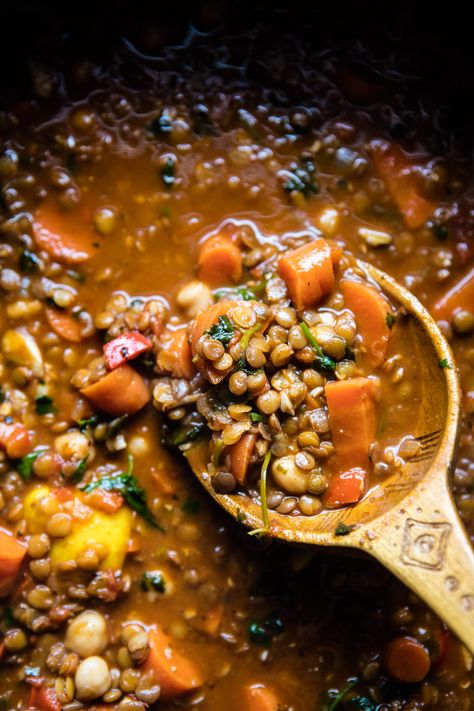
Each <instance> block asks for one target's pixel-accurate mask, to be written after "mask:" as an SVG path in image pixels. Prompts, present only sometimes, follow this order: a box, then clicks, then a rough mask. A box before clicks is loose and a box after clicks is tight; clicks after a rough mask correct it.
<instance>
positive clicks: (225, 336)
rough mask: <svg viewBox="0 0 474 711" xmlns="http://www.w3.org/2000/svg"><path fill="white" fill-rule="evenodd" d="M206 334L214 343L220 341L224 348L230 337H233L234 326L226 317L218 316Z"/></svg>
mask: <svg viewBox="0 0 474 711" xmlns="http://www.w3.org/2000/svg"><path fill="white" fill-rule="evenodd" d="M206 333H207V335H208V336H211V338H214V339H215V340H216V341H220V343H222V345H223V346H224V347H225V346H227V345H228V344H229V343H230V341H231V339H232V336H233V335H234V326H233V325H232V321H231V320H230V318H229V317H228V316H219V318H218V319H217V323H215V324H214V325H213V326H211V328H210V329H209V331H206Z"/></svg>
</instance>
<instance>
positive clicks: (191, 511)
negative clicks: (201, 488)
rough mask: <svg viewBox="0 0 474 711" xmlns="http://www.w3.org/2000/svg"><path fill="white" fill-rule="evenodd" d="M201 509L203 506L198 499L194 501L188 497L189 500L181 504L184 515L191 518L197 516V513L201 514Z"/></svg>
mask: <svg viewBox="0 0 474 711" xmlns="http://www.w3.org/2000/svg"><path fill="white" fill-rule="evenodd" d="M200 509H201V504H200V503H199V501H198V500H197V499H193V497H192V496H188V498H187V499H185V500H184V501H183V503H182V504H181V511H184V513H186V514H188V515H189V516H195V515H196V514H197V513H199V511H200Z"/></svg>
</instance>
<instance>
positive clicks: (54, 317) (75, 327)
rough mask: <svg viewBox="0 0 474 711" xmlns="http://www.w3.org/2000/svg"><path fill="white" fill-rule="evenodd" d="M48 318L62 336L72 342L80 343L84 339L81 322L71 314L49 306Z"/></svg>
mask: <svg viewBox="0 0 474 711" xmlns="http://www.w3.org/2000/svg"><path fill="white" fill-rule="evenodd" d="M46 319H47V321H48V323H49V325H50V326H51V328H52V329H53V331H54V332H55V333H56V334H57V335H58V336H59V337H60V338H63V339H64V340H65V341H70V342H71V343H80V342H81V341H82V334H81V324H80V322H79V321H78V320H77V319H75V318H74V317H73V316H71V314H68V313H67V312H66V311H61V310H60V309H53V308H47V309H46Z"/></svg>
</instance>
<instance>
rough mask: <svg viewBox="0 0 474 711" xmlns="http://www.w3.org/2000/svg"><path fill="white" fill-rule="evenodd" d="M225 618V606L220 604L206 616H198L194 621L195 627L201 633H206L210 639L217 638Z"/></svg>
mask: <svg viewBox="0 0 474 711" xmlns="http://www.w3.org/2000/svg"><path fill="white" fill-rule="evenodd" d="M223 616H224V605H223V604H222V603H219V604H217V605H215V607H213V608H212V609H211V610H209V611H208V612H206V613H205V614H204V615H198V616H197V617H196V618H194V620H193V626H194V627H195V628H196V629H197V630H199V631H200V632H204V633H205V634H207V635H209V637H216V636H217V633H218V632H219V628H220V626H221V624H222V618H223Z"/></svg>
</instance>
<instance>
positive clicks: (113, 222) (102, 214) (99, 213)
mask: <svg viewBox="0 0 474 711" xmlns="http://www.w3.org/2000/svg"><path fill="white" fill-rule="evenodd" d="M117 218H118V215H117V210H116V209H115V208H113V207H100V208H98V210H96V211H95V214H94V227H95V228H96V230H97V232H98V233H99V234H101V235H109V234H110V233H111V232H113V231H114V229H115V227H116V226H117Z"/></svg>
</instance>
